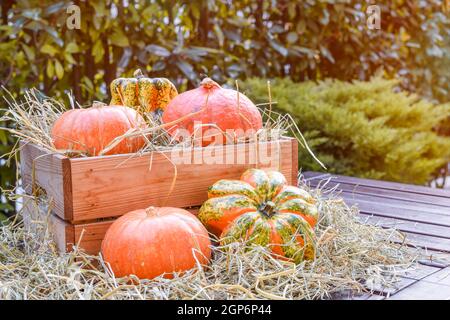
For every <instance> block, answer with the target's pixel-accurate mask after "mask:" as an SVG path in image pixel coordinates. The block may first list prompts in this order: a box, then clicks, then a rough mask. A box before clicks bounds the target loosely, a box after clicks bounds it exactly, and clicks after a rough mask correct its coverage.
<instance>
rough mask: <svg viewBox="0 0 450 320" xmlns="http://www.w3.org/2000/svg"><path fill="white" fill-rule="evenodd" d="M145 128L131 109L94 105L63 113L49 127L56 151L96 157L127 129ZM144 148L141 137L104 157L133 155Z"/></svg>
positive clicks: (115, 148)
mask: <svg viewBox="0 0 450 320" xmlns="http://www.w3.org/2000/svg"><path fill="white" fill-rule="evenodd" d="M145 128H147V125H146V124H145V121H144V119H143V118H142V117H141V116H140V115H139V114H138V113H137V112H136V111H135V110H133V109H131V108H128V107H124V106H105V105H102V104H100V103H94V105H93V106H92V107H90V108H86V109H72V110H69V111H66V112H64V113H63V114H62V115H61V116H60V117H59V118H58V120H56V121H55V123H54V124H53V128H52V132H51V136H52V140H53V144H54V146H55V148H56V149H63V150H71V151H73V152H78V153H83V154H86V155H89V156H96V155H98V154H99V153H100V152H101V151H102V150H103V149H104V148H105V147H107V146H108V145H109V144H110V143H111V142H112V141H113V140H114V138H116V137H120V136H122V135H123V134H125V133H126V132H128V131H129V130H130V129H136V130H138V129H145ZM144 144H145V140H144V138H142V137H134V138H127V139H124V140H123V141H121V142H120V143H119V144H118V145H117V146H115V147H114V148H113V149H111V150H109V151H108V152H105V154H106V155H108V154H120V153H133V152H136V151H138V150H139V149H141V148H142V147H143V146H144Z"/></svg>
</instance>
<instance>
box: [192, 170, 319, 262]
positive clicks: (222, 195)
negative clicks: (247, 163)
mask: <svg viewBox="0 0 450 320" xmlns="http://www.w3.org/2000/svg"><path fill="white" fill-rule="evenodd" d="M208 198H209V199H208V200H207V201H206V202H205V203H203V205H202V207H201V208H200V211H199V215H198V217H199V219H200V221H202V222H203V224H205V225H206V226H207V228H208V229H209V230H210V231H211V232H213V233H215V234H216V235H217V236H219V237H220V239H221V243H222V244H227V243H230V242H233V241H241V240H244V241H246V242H247V244H258V245H261V246H267V247H268V248H270V249H271V250H272V251H273V252H274V253H275V254H276V255H277V256H278V257H284V258H287V259H292V260H293V261H295V262H300V261H302V260H304V259H308V260H310V259H313V258H314V255H315V236H314V230H313V227H314V226H315V224H316V223H317V219H318V210H317V206H316V203H315V202H316V201H315V199H314V198H313V197H312V196H311V195H310V194H309V193H308V192H307V191H306V190H304V189H301V188H298V187H295V186H289V185H287V182H286V178H285V177H284V176H283V174H281V173H280V172H278V171H264V170H259V169H248V170H247V171H245V172H244V173H243V174H242V176H241V179H240V180H227V179H223V180H219V181H217V182H216V183H215V184H213V185H212V186H211V187H210V188H209V190H208Z"/></svg>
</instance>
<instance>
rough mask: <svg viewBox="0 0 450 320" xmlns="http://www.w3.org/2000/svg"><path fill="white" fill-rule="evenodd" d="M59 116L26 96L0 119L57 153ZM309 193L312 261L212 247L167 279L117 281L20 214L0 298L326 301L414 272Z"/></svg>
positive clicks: (11, 228)
mask: <svg viewBox="0 0 450 320" xmlns="http://www.w3.org/2000/svg"><path fill="white" fill-rule="evenodd" d="M63 110H64V106H63V105H61V104H59V103H58V102H56V101H54V100H51V99H46V98H42V97H41V96H39V95H38V94H37V93H36V92H35V91H30V92H27V94H26V96H25V101H23V102H17V101H15V100H12V101H10V106H9V110H8V111H7V112H6V113H5V114H4V116H3V117H2V119H0V120H3V121H10V122H13V123H15V126H14V128H10V129H8V130H9V131H10V132H11V133H12V134H13V135H15V136H17V137H19V138H20V139H24V140H28V141H32V142H33V143H35V144H37V145H40V146H41V147H43V148H47V149H48V150H49V151H51V152H59V151H58V150H55V149H54V148H53V146H52V143H51V138H50V136H49V132H50V128H51V124H52V123H53V122H54V120H55V119H56V118H57V117H58V115H59V114H60V113H61V112H62V111H63ZM269 112H270V113H269V114H265V117H266V119H267V118H268V121H267V122H266V127H265V128H266V129H274V130H275V131H278V132H279V133H284V132H286V131H288V130H291V131H292V132H295V133H293V134H294V135H298V133H299V131H298V128H296V126H295V125H294V124H293V122H292V121H290V119H289V117H288V116H281V115H275V114H274V113H272V111H271V110H270V109H269ZM272 117H273V119H275V120H273V119H272ZM267 123H268V124H267ZM297 131H298V132H297ZM153 133H154V132H153ZM160 133H161V134H158V135H155V134H153V135H152V140H149V143H148V145H147V147H146V149H147V150H149V149H152V150H158V148H167V147H170V146H171V143H173V142H172V141H170V140H169V137H167V136H165V135H164V134H163V131H160ZM300 135H301V133H300ZM269 137H270V135H269ZM300 138H301V136H300ZM304 146H305V147H307V146H306V144H304ZM15 151H17V149H16V150H15ZM10 156H11V157H13V156H14V153H12V154H11V155H10ZM311 193H312V194H314V195H315V197H316V198H317V200H318V203H319V210H320V216H321V217H320V220H319V223H318V226H317V227H316V234H317V239H318V250H317V258H316V259H315V260H314V261H313V262H303V263H301V264H298V265H295V264H293V263H290V262H286V261H281V260H277V259H275V258H274V257H273V256H272V255H271V254H270V253H268V252H267V251H266V250H265V249H264V248H262V247H252V248H248V247H246V246H245V245H244V244H239V243H235V244H231V245H228V246H227V247H213V249H212V250H213V258H212V261H211V263H210V264H209V265H207V266H201V265H198V266H197V267H196V268H194V269H193V270H191V271H189V272H186V273H184V274H179V275H175V276H174V278H173V279H165V278H162V277H159V278H156V279H153V280H139V279H137V278H135V277H131V280H132V281H130V278H122V279H117V278H115V277H114V275H113V273H112V272H111V271H110V270H109V269H108V267H107V266H106V265H105V263H104V261H103V260H102V257H101V255H99V256H89V255H87V254H85V253H84V252H83V251H82V250H80V249H78V248H77V247H75V249H74V251H73V252H71V253H65V254H59V253H58V252H57V250H56V247H55V244H54V243H53V242H52V240H51V235H50V234H49V231H48V229H47V226H48V224H47V223H46V221H37V222H35V226H34V229H39V230H40V232H30V231H28V230H26V228H24V226H23V222H22V221H21V215H20V213H19V214H18V215H17V216H16V218H15V220H14V221H10V222H9V223H8V224H6V225H3V226H0V299H327V298H331V297H333V296H335V294H337V293H341V292H348V291H351V292H353V293H361V292H367V291H371V290H377V289H378V288H382V287H391V286H393V285H394V284H395V283H396V281H397V280H398V279H399V276H400V275H401V274H402V273H404V272H406V271H407V270H409V269H410V268H414V265H415V260H416V258H417V256H418V254H419V253H418V252H417V251H414V250H411V249H410V248H407V247H406V246H404V245H402V244H401V243H402V235H401V234H400V233H398V232H396V231H394V230H389V229H381V228H379V227H375V226H368V225H363V224H361V223H360V222H359V221H358V219H357V218H356V216H355V215H356V214H357V208H355V207H352V208H349V207H348V206H346V205H345V203H344V202H343V201H342V199H341V198H339V197H338V196H336V195H333V194H327V195H326V196H324V194H323V193H322V191H321V190H311ZM11 195H12V194H11ZM41 200H42V199H40V201H41ZM37 210H42V214H41V215H43V216H45V213H46V212H47V211H48V208H47V201H45V200H44V201H41V203H40V206H39V209H37ZM399 243H400V244H399Z"/></svg>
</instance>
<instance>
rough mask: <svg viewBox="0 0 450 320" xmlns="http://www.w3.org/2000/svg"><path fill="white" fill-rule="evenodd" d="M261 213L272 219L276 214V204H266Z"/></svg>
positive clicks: (270, 202) (269, 202) (268, 202)
mask: <svg viewBox="0 0 450 320" xmlns="http://www.w3.org/2000/svg"><path fill="white" fill-rule="evenodd" d="M260 211H261V212H262V213H263V214H264V215H265V216H267V217H268V218H270V217H271V216H273V215H274V214H275V203H274V202H272V201H267V202H265V203H264V204H263V205H262V206H261V208H260Z"/></svg>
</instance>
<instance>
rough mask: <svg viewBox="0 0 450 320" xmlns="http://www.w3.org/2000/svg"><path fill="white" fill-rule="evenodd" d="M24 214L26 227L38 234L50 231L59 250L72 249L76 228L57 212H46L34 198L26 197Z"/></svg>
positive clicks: (23, 208)
mask: <svg viewBox="0 0 450 320" xmlns="http://www.w3.org/2000/svg"><path fill="white" fill-rule="evenodd" d="M22 215H23V221H24V226H25V228H26V229H27V230H28V231H30V232H34V233H35V234H37V235H38V236H42V237H43V236H44V234H45V233H46V232H49V233H50V234H51V236H52V237H53V241H54V242H55V245H56V247H57V248H58V251H59V252H61V253H62V252H66V251H70V250H72V245H73V243H74V241H75V228H74V226H73V225H71V224H70V223H68V222H66V221H64V220H62V219H61V218H59V217H57V216H56V215H55V214H51V213H48V214H46V213H44V212H43V211H42V210H41V209H39V208H38V207H37V204H36V202H35V201H34V200H33V199H29V198H24V201H23V207H22Z"/></svg>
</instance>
